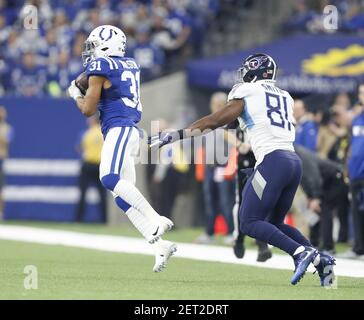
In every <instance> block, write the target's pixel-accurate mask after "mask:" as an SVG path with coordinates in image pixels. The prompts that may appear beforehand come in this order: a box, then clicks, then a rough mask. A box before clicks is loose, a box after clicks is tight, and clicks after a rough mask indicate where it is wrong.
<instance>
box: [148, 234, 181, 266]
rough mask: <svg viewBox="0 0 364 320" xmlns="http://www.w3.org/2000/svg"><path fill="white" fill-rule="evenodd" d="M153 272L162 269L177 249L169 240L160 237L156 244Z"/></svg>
mask: <svg viewBox="0 0 364 320" xmlns="http://www.w3.org/2000/svg"><path fill="white" fill-rule="evenodd" d="M155 246H156V253H155V265H154V267H153V271H154V272H161V271H163V270H164V269H165V268H166V267H167V264H168V260H169V258H170V257H171V256H173V254H174V253H175V252H176V251H177V246H176V244H175V243H173V242H171V241H166V240H162V239H160V240H159V241H158V242H157V243H156V244H155Z"/></svg>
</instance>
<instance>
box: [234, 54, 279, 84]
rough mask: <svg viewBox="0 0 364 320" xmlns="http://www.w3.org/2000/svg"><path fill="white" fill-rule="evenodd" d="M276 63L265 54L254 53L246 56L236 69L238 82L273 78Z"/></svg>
mask: <svg viewBox="0 0 364 320" xmlns="http://www.w3.org/2000/svg"><path fill="white" fill-rule="evenodd" d="M276 73H277V64H276V62H275V61H274V60H273V58H272V57H270V56H269V55H267V54H264V53H256V54H252V55H250V56H249V57H248V58H246V59H245V60H244V62H243V64H242V66H241V68H240V69H239V70H238V81H239V82H255V81H258V80H275V79H276Z"/></svg>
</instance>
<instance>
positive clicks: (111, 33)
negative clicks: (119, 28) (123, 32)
mask: <svg viewBox="0 0 364 320" xmlns="http://www.w3.org/2000/svg"><path fill="white" fill-rule="evenodd" d="M104 30H105V28H102V29H101V30H100V33H99V37H100V39H101V40H104V41H107V40H110V39H111V37H112V35H113V30H112V29H110V30H109V31H110V33H109V36H108V37H107V38H106V39H105V38H104V37H103V36H102V33H103V32H104ZM114 32H115V31H114ZM115 33H116V32H115Z"/></svg>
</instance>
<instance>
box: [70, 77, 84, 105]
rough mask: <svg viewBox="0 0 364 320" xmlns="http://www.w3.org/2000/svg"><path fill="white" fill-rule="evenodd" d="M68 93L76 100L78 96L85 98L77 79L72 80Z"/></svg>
mask: <svg viewBox="0 0 364 320" xmlns="http://www.w3.org/2000/svg"><path fill="white" fill-rule="evenodd" d="M68 94H69V95H70V97H71V98H72V99H74V100H75V101H76V100H77V98H83V95H82V93H81V91H80V89H78V88H77V86H76V82H75V80H73V81H72V82H71V85H70V86H69V87H68Z"/></svg>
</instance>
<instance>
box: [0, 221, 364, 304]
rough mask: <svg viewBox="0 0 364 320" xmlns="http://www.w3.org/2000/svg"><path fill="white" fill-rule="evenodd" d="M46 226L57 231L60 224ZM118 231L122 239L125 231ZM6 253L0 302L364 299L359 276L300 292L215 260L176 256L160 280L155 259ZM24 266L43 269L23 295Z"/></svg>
mask: <svg viewBox="0 0 364 320" xmlns="http://www.w3.org/2000/svg"><path fill="white" fill-rule="evenodd" d="M22 225H23V223H22ZM45 226H47V227H52V228H56V225H54V224H52V226H50V225H47V224H45V225H44V224H43V227H45ZM57 226H58V227H59V229H72V228H76V229H78V230H77V231H79V229H82V230H83V231H84V232H86V229H90V228H91V229H92V228H94V229H95V228H96V230H97V229H98V228H99V229H98V231H102V232H100V233H106V232H107V233H111V234H113V231H112V230H113V228H111V231H110V229H109V228H107V227H98V226H90V225H89V226H85V227H84V228H83V227H82V226H69V228H66V227H65V226H64V225H63V227H62V225H57ZM100 228H101V229H100ZM116 230H119V232H118V233H117V234H119V235H120V229H119V228H115V230H114V231H115V232H116ZM75 231H76V230H75ZM89 231H90V230H89ZM94 231H95V230H94ZM108 231H109V232H108ZM198 232H200V230H197V231H196V233H197V234H198ZM123 235H125V234H123ZM130 235H131V234H130ZM190 236H195V234H194V231H193V230H189V231H187V232H186V234H184V231H182V230H180V231H176V232H175V233H171V236H170V238H180V239H181V238H188V237H190ZM173 240H176V239H173ZM0 252H1V259H0V261H1V268H0V286H1V290H0V299H363V298H364V279H358V278H347V277H339V281H338V288H337V289H330V290H326V289H324V288H321V287H320V286H319V282H318V277H317V276H316V275H312V274H307V275H306V276H305V278H304V279H303V280H302V281H301V282H300V283H299V284H298V285H297V286H292V285H290V283H289V280H290V277H291V272H290V271H280V270H272V269H265V268H255V267H248V266H240V265H232V264H223V263H217V262H200V261H194V260H187V259H181V258H175V259H173V260H171V262H170V264H169V267H168V269H167V270H166V271H165V272H163V273H160V274H155V273H153V272H152V271H151V269H152V266H153V264H154V257H153V256H144V255H131V254H121V253H107V252H101V251H95V250H88V249H79V248H70V247H63V246H49V245H40V244H30V243H22V242H15V241H0ZM26 265H35V266H36V267H37V269H38V289H37V290H26V289H24V285H23V281H24V278H25V274H24V273H23V272H24V267H25V266H26Z"/></svg>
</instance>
